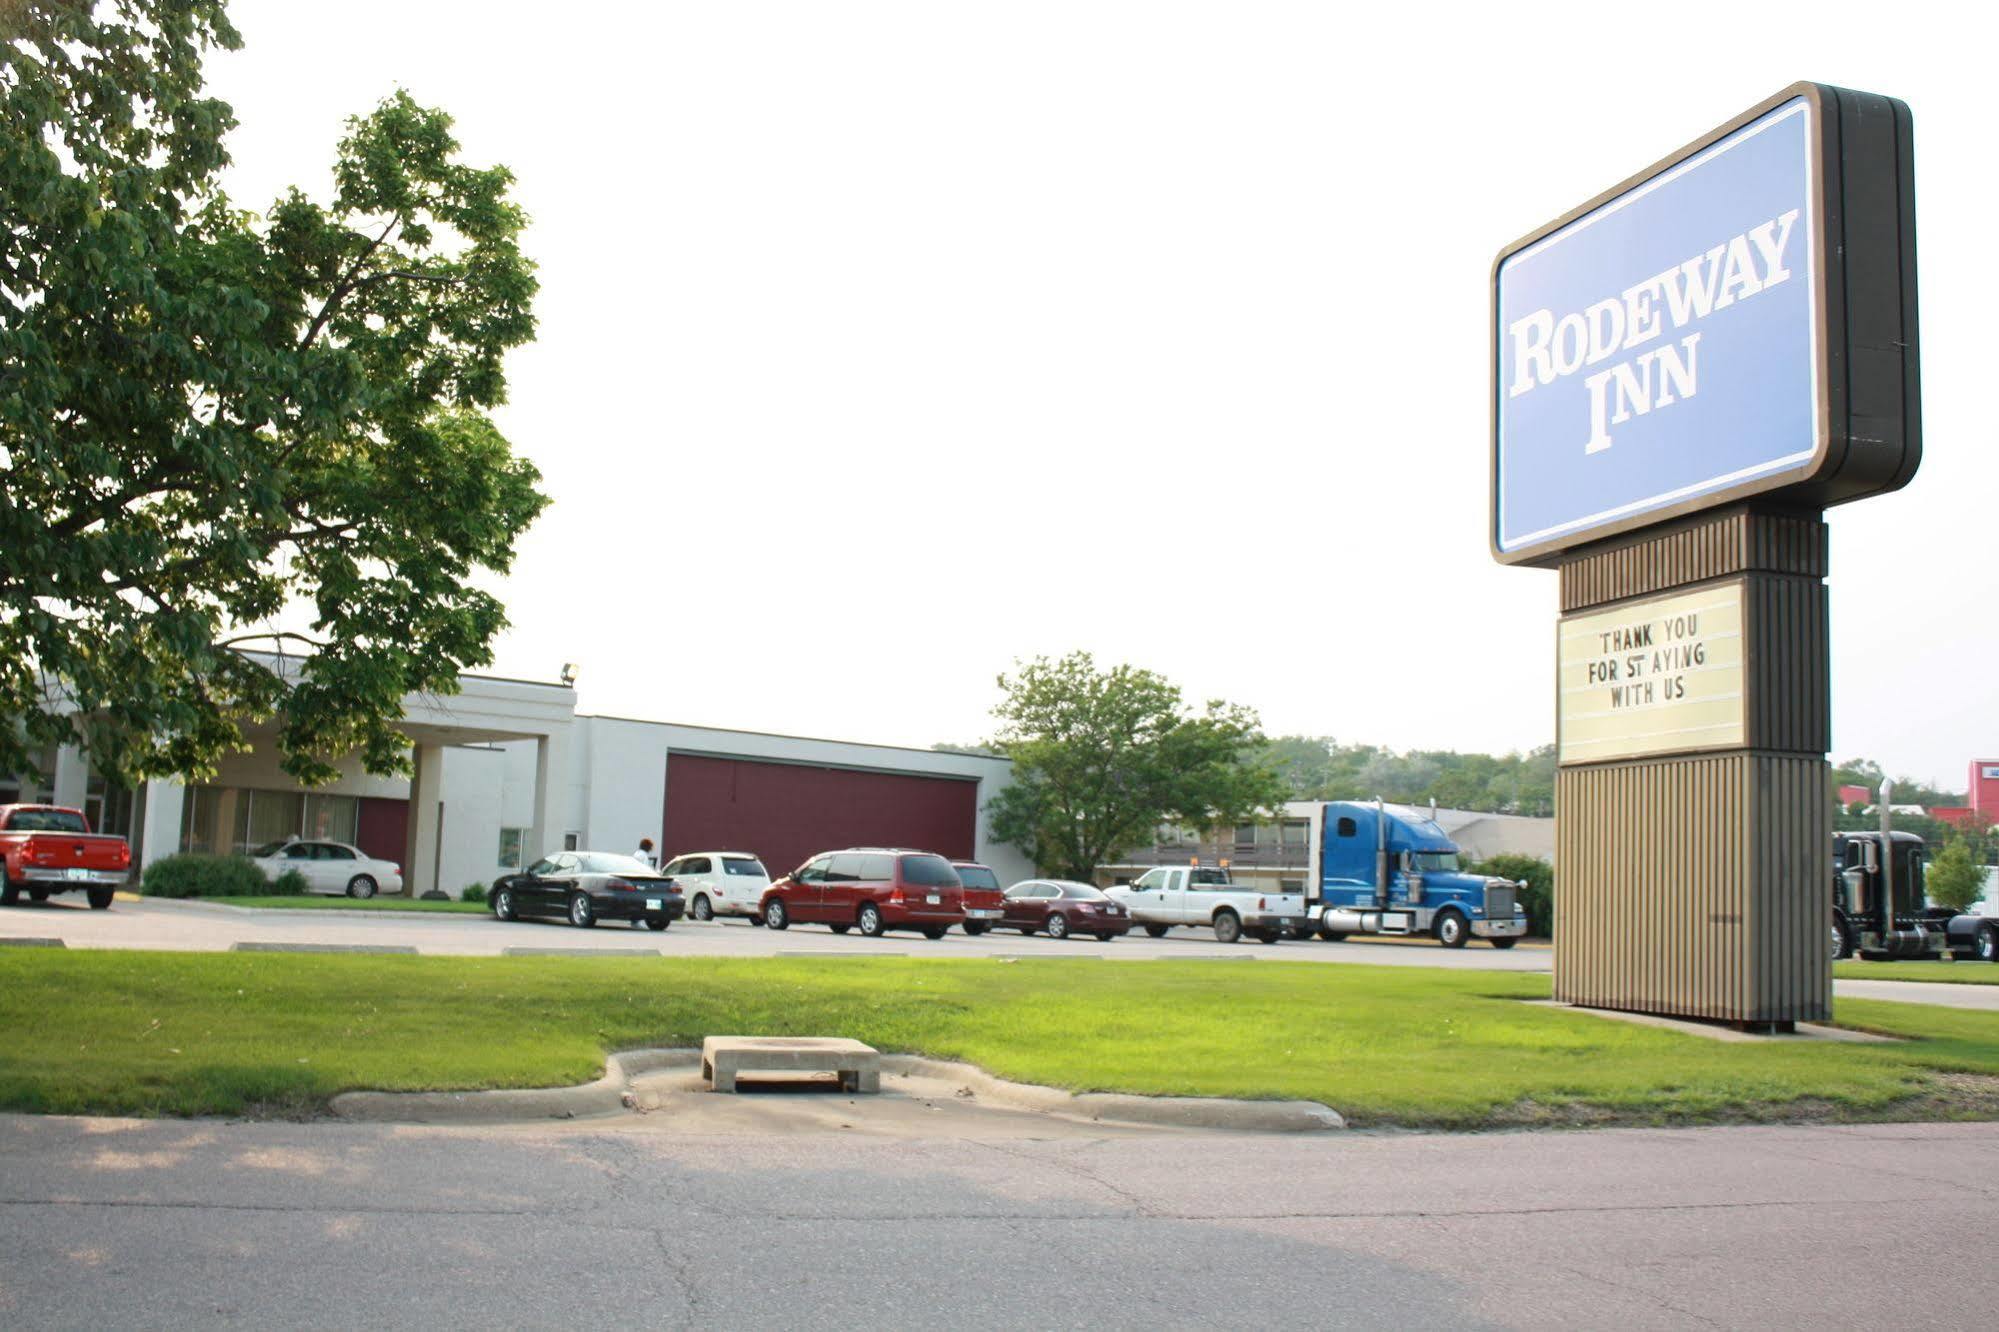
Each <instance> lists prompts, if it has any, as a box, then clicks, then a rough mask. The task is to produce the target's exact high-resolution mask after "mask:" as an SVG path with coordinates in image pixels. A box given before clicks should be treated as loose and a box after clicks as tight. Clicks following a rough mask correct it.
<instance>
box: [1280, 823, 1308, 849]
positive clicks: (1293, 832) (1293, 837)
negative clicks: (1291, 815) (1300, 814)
mask: <svg viewBox="0 0 1999 1332" xmlns="http://www.w3.org/2000/svg"><path fill="white" fill-rule="evenodd" d="M1309 826H1310V825H1309V824H1307V823H1306V822H1305V820H1303V819H1286V820H1284V845H1286V846H1303V845H1305V829H1306V828H1307V827H1309Z"/></svg>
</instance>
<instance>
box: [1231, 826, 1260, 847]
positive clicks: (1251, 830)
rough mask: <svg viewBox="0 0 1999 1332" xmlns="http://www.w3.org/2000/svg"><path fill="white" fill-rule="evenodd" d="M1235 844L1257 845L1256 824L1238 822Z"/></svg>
mask: <svg viewBox="0 0 1999 1332" xmlns="http://www.w3.org/2000/svg"><path fill="white" fill-rule="evenodd" d="M1235 844H1236V845H1237V846H1255V845H1256V825H1255V824H1254V823H1239V824H1237V825H1236V830H1235Z"/></svg>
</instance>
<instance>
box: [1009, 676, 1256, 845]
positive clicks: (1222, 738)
mask: <svg viewBox="0 0 1999 1332" xmlns="http://www.w3.org/2000/svg"><path fill="white" fill-rule="evenodd" d="M999 685H1000V690H1001V692H1002V693H1003V695H1004V698H1003V700H1002V701H1001V703H1000V704H999V706H998V707H996V708H994V709H993V714H994V716H995V717H997V718H998V719H999V722H1000V731H999V734H998V735H997V736H996V737H995V738H994V741H993V747H994V748H996V749H998V750H1000V751H1002V752H1004V753H1005V754H1006V755H1007V756H1008V757H1009V758H1011V759H1012V760H1013V782H1012V784H1011V785H1009V786H1008V787H1007V788H1006V789H1004V790H1003V791H1001V792H1000V793H999V795H997V796H995V797H994V798H993V801H992V803H991V804H990V806H989V807H988V809H989V812H990V814H991V816H992V826H993V835H994V836H995V837H997V838H999V840H1001V841H1003V842H1009V843H1012V844H1013V845H1015V846H1018V847H1019V848H1020V849H1021V850H1022V851H1024V852H1026V853H1027V855H1028V856H1029V858H1031V859H1032V860H1033V861H1034V863H1035V864H1036V865H1039V866H1040V867H1041V868H1043V869H1044V870H1049V871H1052V872H1055V873H1059V874H1063V875H1066V876H1068V877H1070V878H1076V879H1082V880H1085V881H1087V880H1088V879H1089V876H1090V874H1091V873H1092V872H1093V871H1094V870H1095V869H1096V867H1097V866H1098V865H1101V864H1104V863H1106V862H1108V861H1110V860H1112V859H1114V858H1115V857H1117V856H1119V855H1121V854H1123V853H1125V852H1128V851H1130V850H1132V849H1133V848H1135V847H1140V846H1150V845H1152V843H1153V841H1154V833H1155V830H1156V829H1158V827H1159V826H1160V825H1161V824H1165V823H1172V824H1180V825H1185V826H1191V827H1197V828H1206V827H1211V826H1217V825H1222V824H1230V823H1237V822H1240V821H1242V820H1244V819H1247V818H1252V817H1255V816H1257V815H1258V814H1259V813H1262V812H1265V811H1269V810H1271V809H1274V808H1275V807H1276V806H1277V805H1278V804H1279V803H1281V802H1282V801H1283V799H1284V786H1283V782H1282V781H1281V780H1280V778H1279V777H1278V776H1277V773H1276V771H1275V769H1274V768H1273V767H1272V766H1271V765H1270V764H1269V763H1268V762H1266V761H1265V760H1264V758H1263V750H1264V740H1263V736H1262V734H1261V731H1260V728H1259V726H1258V722H1257V718H1256V714H1255V713H1254V712H1252V711H1250V710H1249V709H1248V708H1243V707H1238V706H1236V705H1234V704H1230V703H1223V702H1220V701H1211V702H1209V703H1207V704H1206V705H1205V706H1203V707H1202V708H1200V709H1198V710H1196V709H1192V708H1190V707H1188V706H1187V705H1186V704H1185V703H1184V702H1183V701H1182V699H1181V695H1180V690H1179V689H1178V688H1177V687H1175V686H1174V685H1172V684H1170V683H1169V682H1167V681H1166V680H1165V679H1163V678H1161V677H1160V676H1158V675H1155V674H1154V673H1153V672H1151V671H1146V670H1138V669H1135V668H1133V667H1130V666H1114V667H1112V668H1110V669H1109V670H1099V669H1097V665H1096V662H1095V660H1094V659H1093V658H1092V657H1091V656H1090V654H1089V653H1087V652H1073V653H1070V654H1069V655H1068V656H1066V657H1063V658H1061V659H1059V660H1050V659H1048V658H1046V657H1040V658H1036V659H1035V660H1034V661H1031V662H1028V663H1026V664H1025V665H1023V666H1021V667H1020V668H1019V669H1018V670H1016V671H1015V672H1014V673H1013V674H1012V675H1011V676H1001V677H1000V681H999Z"/></svg>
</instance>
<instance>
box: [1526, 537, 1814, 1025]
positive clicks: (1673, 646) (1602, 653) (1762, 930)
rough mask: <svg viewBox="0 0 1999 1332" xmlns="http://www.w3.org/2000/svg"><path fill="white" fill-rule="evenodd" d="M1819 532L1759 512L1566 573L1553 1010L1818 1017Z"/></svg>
mask: <svg viewBox="0 0 1999 1332" xmlns="http://www.w3.org/2000/svg"><path fill="white" fill-rule="evenodd" d="M1826 562H1827V547H1826V527H1825V524H1824V522H1823V521H1821V519H1820V516H1819V514H1818V513H1817V512H1816V511H1812V510H1798V509H1787V508H1779V507H1773V506H1766V505H1759V504H1756V503H1754V502H1752V503H1748V504H1743V505H1738V506H1735V507H1731V508H1726V509H1720V510H1715V511H1712V512H1709V513H1705V514H1701V515H1698V516H1696V517H1694V518H1690V519H1685V520H1682V521H1680V522H1678V523H1674V524H1669V525H1662V526H1659V527H1654V528H1650V529H1646V530H1644V531H1642V532H1639V533H1634V534H1632V535H1630V536H1628V537H1625V538H1622V539H1617V540H1612V541H1606V542H1602V543H1598V544H1596V545H1592V546H1586V547H1582V548H1580V549H1578V550H1575V551H1572V552H1569V553H1567V554H1565V555H1564V556H1563V557H1562V559H1561V564H1560V568H1561V595H1562V614H1563V619H1562V630H1561V633H1562V640H1561V666H1560V671H1559V685H1558V690H1559V696H1558V711H1559V715H1560V717H1561V732H1560V759H1561V767H1560V770H1559V773H1558V776H1557V779H1556V793H1555V805H1556V818H1557V820H1558V822H1557V825H1556V849H1555V885H1556V886H1555V894H1556V896H1555V918H1556V920H1557V922H1558V925H1557V927H1556V931H1555V998H1556V999H1557V1000H1559V1001H1561V1002H1564V1003H1572V1004H1581V1005H1586V1006H1590V1007H1597V1008H1617V1009H1627V1010H1631V1011H1636V1012H1644V1013H1662V1014H1672V1015H1675V1016H1680V1017H1698V1018H1711V1019H1717V1020H1722V1021H1729V1022H1740V1023H1750V1024H1759V1025H1761V1024H1773V1023H1785V1024H1787V1023H1794V1022H1818V1021H1824V1020H1825V1019H1827V1018H1828V1017H1830V1015H1831V1011H1832V970H1831V959H1830V943H1829V940H1828V934H1827V931H1828V929H1829V921H1830V919H1831V898H1830V892H1831V882H1832V877H1831V876H1832V858H1831V857H1832V852H1831V832H1832V830H1831V808H1830V804H1829V801H1830V796H1829V794H1828V778H1829V775H1830V770H1829V768H1828V765H1827V763H1826V750H1827V748H1828V746H1829V744H1830V731H1831V715H1830V712H1831V710H1830V704H1829V693H1830V691H1829V688H1828V679H1827V677H1828V674H1829V662H1830V645H1829V640H1828V637H1827V612H1826V587H1825V576H1826Z"/></svg>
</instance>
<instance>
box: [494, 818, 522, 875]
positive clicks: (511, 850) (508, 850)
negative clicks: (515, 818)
mask: <svg viewBox="0 0 1999 1332" xmlns="http://www.w3.org/2000/svg"><path fill="white" fill-rule="evenodd" d="M527 835H528V830H527V829H526V828H502V829H500V868H501V869H516V870H517V869H519V868H520V867H521V846H522V844H523V843H525V842H526V841H527Z"/></svg>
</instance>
